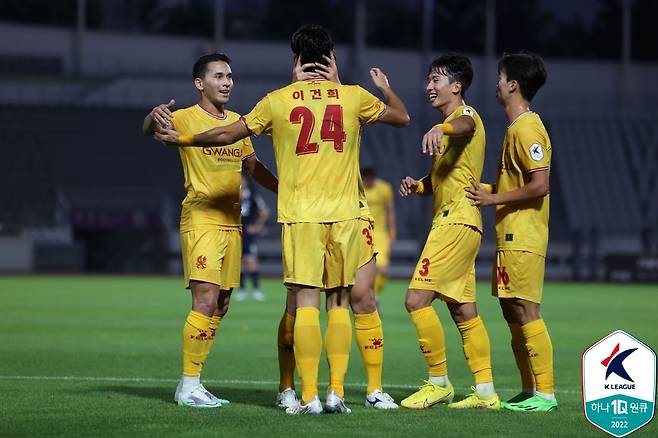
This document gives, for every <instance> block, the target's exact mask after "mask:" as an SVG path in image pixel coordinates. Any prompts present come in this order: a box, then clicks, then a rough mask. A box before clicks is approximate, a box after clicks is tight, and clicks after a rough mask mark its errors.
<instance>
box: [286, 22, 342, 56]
mask: <svg viewBox="0 0 658 438" xmlns="http://www.w3.org/2000/svg"><path fill="white" fill-rule="evenodd" d="M290 48H291V49H292V53H294V54H295V55H296V56H298V57H299V61H300V62H301V63H302V64H307V63H310V62H318V63H321V64H325V65H326V64H327V62H326V61H325V60H324V58H323V57H322V56H323V55H326V56H330V55H331V51H332V50H334V39H333V38H332V37H331V34H330V33H329V31H328V30H327V29H326V28H325V27H323V26H320V25H318V24H305V25H303V26H302V27H300V28H299V29H297V30H296V31H295V33H293V34H292V38H291V39H290Z"/></svg>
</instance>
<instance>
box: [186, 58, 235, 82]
mask: <svg viewBox="0 0 658 438" xmlns="http://www.w3.org/2000/svg"><path fill="white" fill-rule="evenodd" d="M217 61H224V62H225V63H227V64H231V58H229V57H228V56H227V55H226V54H224V53H209V54H208V55H203V56H202V57H201V58H199V59H197V60H196V62H195V63H194V67H193V68H192V79H196V78H202V77H203V76H204V75H205V74H206V70H207V66H208V64H210V63H211V62H217Z"/></svg>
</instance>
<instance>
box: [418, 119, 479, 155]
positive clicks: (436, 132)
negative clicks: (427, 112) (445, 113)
mask: <svg viewBox="0 0 658 438" xmlns="http://www.w3.org/2000/svg"><path fill="white" fill-rule="evenodd" d="M474 132H475V120H473V117H471V116H468V115H461V116H459V117H457V118H456V119H454V120H451V121H450V122H448V123H439V124H437V125H434V126H433V127H432V129H430V130H429V131H427V133H425V135H424V136H423V141H422V150H423V153H424V154H429V155H435V154H438V153H439V147H440V146H441V138H442V137H443V136H444V135H447V136H455V137H459V136H464V135H472V134H473V133H474Z"/></svg>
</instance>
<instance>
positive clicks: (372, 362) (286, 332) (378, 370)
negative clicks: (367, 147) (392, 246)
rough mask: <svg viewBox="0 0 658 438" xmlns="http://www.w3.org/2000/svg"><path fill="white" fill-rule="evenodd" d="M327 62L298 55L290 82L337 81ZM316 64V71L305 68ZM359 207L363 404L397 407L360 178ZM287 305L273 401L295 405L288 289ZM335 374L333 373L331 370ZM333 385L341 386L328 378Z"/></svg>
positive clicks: (353, 302)
mask: <svg viewBox="0 0 658 438" xmlns="http://www.w3.org/2000/svg"><path fill="white" fill-rule="evenodd" d="M325 59H326V61H327V64H326V65H325V64H318V63H310V64H304V65H301V64H299V57H298V58H297V60H296V63H295V66H294V68H293V82H297V81H299V80H312V79H327V80H329V81H333V82H336V83H340V79H339V78H338V68H337V67H336V62H335V58H334V57H333V56H331V57H326V58H325ZM312 67H315V71H312V72H311V71H305V69H307V68H312ZM358 187H359V207H360V216H361V217H360V219H361V236H360V237H359V239H358V240H359V242H358V245H357V248H355V251H356V252H357V253H358V260H359V263H358V267H359V268H358V269H357V271H356V278H355V281H354V286H353V287H352V290H351V292H350V307H351V308H352V312H353V313H354V335H355V338H356V344H357V346H358V348H359V353H360V354H361V359H362V360H363V366H364V368H365V372H366V378H367V391H366V400H365V406H366V407H370V408H373V409H383V410H387V409H397V408H398V407H399V406H398V405H397V404H396V403H395V400H393V398H392V397H391V396H390V395H389V394H388V393H386V392H384V390H383V386H382V373H383V365H384V332H383V329H382V322H381V319H380V317H379V312H378V310H377V302H376V300H375V294H374V291H373V284H374V281H375V274H376V266H375V253H374V248H373V246H374V243H375V242H374V233H373V218H372V215H371V214H370V210H369V208H368V201H367V200H366V195H365V189H364V185H363V182H362V181H361V179H360V180H359V185H358ZM287 293H288V295H287V297H286V309H285V311H284V313H283V316H282V318H281V321H280V323H279V330H278V333H277V347H278V359H279V373H280V376H279V393H278V395H277V399H276V405H277V406H278V407H280V408H288V407H291V406H294V405H297V404H298V403H299V402H298V399H297V395H296V393H295V390H294V387H295V385H294V374H295V354H294V348H293V347H294V345H293V344H294V339H293V332H294V322H295V315H296V307H297V306H296V301H295V295H294V294H293V293H292V292H291V290H290V289H288V292H287ZM332 376H334V378H335V377H336V374H332ZM330 385H332V386H340V385H338V384H335V383H334V382H331V381H330Z"/></svg>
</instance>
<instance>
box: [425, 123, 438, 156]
mask: <svg viewBox="0 0 658 438" xmlns="http://www.w3.org/2000/svg"><path fill="white" fill-rule="evenodd" d="M441 138H443V131H442V130H441V129H440V128H437V127H436V126H434V127H432V129H430V130H429V131H427V132H426V133H425V135H423V141H422V151H423V153H424V154H428V155H438V154H439V152H440V151H441Z"/></svg>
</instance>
